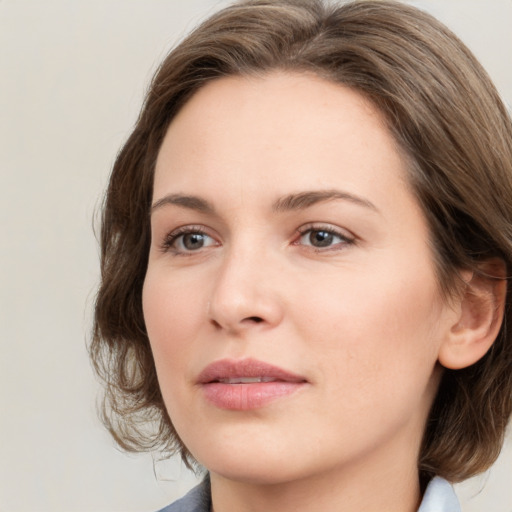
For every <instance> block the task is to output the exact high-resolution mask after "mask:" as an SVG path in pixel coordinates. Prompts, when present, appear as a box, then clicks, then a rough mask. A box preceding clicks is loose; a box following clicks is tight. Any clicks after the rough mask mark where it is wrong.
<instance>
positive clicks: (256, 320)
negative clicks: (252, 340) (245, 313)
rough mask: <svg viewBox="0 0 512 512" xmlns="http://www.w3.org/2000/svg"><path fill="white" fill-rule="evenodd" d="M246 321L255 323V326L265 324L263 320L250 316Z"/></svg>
mask: <svg viewBox="0 0 512 512" xmlns="http://www.w3.org/2000/svg"><path fill="white" fill-rule="evenodd" d="M245 320H247V321H249V322H254V323H255V324H259V323H260V322H263V318H260V317H259V316H250V317H248V318H246V319H245Z"/></svg>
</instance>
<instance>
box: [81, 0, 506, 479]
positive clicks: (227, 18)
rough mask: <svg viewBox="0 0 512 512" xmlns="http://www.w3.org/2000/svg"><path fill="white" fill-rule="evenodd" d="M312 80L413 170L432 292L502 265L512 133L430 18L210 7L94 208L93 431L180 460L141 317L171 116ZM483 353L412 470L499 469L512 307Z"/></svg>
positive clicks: (454, 384)
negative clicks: (353, 97)
mask: <svg viewBox="0 0 512 512" xmlns="http://www.w3.org/2000/svg"><path fill="white" fill-rule="evenodd" d="M273 69H282V70H293V71H298V72H301V71H307V72H313V73H316V74H317V75H319V76H322V77H324V78H326V79H328V80H331V81H333V82H336V83H339V84H343V85H345V86H348V87H351V88H353V89H355V90H357V91H359V92H360V93H362V94H364V95H366V96H367V97H368V98H370V100H371V101H373V103H374V104H375V105H376V106H377V107H378V108H379V109H380V110H381V111H382V112H383V114H384V115H385V117H386V119H387V121H388V124H389V127H390V129H391V131H392V133H393V134H394V136H395V138H396V140H397V142H398V143H399V145H400V146H401V147H402V149H403V150H404V152H405V154H406V155H408V158H409V159H410V182H411V184H412V187H413V190H414V192H415V194H416V196H417V198H418V201H419V203H420V205H421V206H422V209H423V211H424V214H425V215H426V217H427V220H428V222H429V226H430V231H431V239H432V241H431V243H432V247H433V253H434V257H435V259H436V265H437V271H438V278H439V282H440V285H441V287H442V289H443V290H444V291H445V292H447V293H450V291H452V290H453V288H454V286H455V284H456V279H455V277H456V276H457V272H458V270H460V269H463V268H470V269H477V270H478V267H479V263H480V262H481V261H482V260H486V259H488V258H491V257H499V258H501V259H502V260H504V261H505V263H506V265H507V269H508V271H510V269H511V268H512V123H511V120H510V117H509V115H508V114H507V112H506V109H505V107H504V106H503V104H502V102H501V101H500V98H499V95H498V94H497V92H496V90H495V88H494V86H493V84H492V83H491V81H490V80H489V78H488V76H487V74H486V73H485V71H484V70H483V69H482V67H481V66H480V65H479V63H478V62H477V61H476V59H475V58H474V57H473V55H472V54H471V53H470V51H469V50H468V49H467V48H466V47H465V46H464V45H463V44H462V43H461V42H460V41H459V40H458V39H457V38H456V36H454V35H453V34H452V33H451V32H450V31H449V30H448V29H447V28H446V27H445V26H444V25H442V24H441V23H440V22H438V21H437V20H435V19H434V18H432V17H431V16H429V15H428V14H425V13H424V12H422V11H420V10H417V9H415V8H413V7H410V6H407V5H404V4H401V3H398V2H392V1H378V0H377V1H376V0H362V1H355V2H350V3H346V4H343V5H329V4H326V3H324V2H322V1H321V0H247V1H243V2H240V3H236V4H234V5H232V6H231V7H228V8H226V9H224V10H223V11H220V12H219V13H217V14H215V15H214V16H212V17H211V18H210V19H208V20H207V21H206V22H204V23H203V24H202V25H201V26H200V27H199V28H197V29H196V30H195V31H194V32H193V33H192V34H191V35H189V36H188V37H187V38H186V39H185V40H184V41H183V42H182V43H181V44H180V45H179V46H178V47H177V48H176V49H174V50H173V51H172V52H171V53H170V54H169V55H168V57H167V58H166V59H165V61H164V62H163V63H162V65H161V67H160V69H159V70H158V72H157V73H156V75H155V77H154V79H153V81H152V84H151V87H150V89H149V92H148V94H147V98H146V101H145V103H144V106H143V109H142V111H141V114H140V117H139V119H138V122H137V124H136V126H135V129H134V130H133V133H132V134H131V136H130V137H129V139H128V141H127V142H126V144H125V145H124V147H123V148H122V150H121V152H120V153H119V155H118V157H117V160H116V162H115V165H114V168H113V171H112V175H111V178H110V183H109V187H108V190H107V194H106V198H105V204H104V209H103V218H102V230H101V251H102V252H101V286H100V289H99V293H98V296H97V302H96V310H95V324H94V333H93V340H92V343H91V347H90V350H91V357H92V360H93V362H94V365H95V368H96V371H97V372H98V374H99V375H100V376H101V377H102V378H103V380H104V382H105V385H106V395H105V401H104V408H103V419H104V421H105V423H106V425H107V427H108V428H109V429H110V431H111V432H112V434H113V435H114V437H115V438H116V440H117V441H118V443H119V444H120V445H121V446H122V447H124V448H125V449H128V450H141V449H155V448H157V447H158V448H161V449H165V450H169V451H171V452H172V451H176V450H181V453H182V456H183V457H184V459H185V460H190V459H187V458H189V454H188V452H187V450H186V448H185V447H184V446H183V444H182V443H181V441H180V440H179V438H178V436H177V434H176V432H175V430H174V428H173V425H172V422H171V419H170V418H169V417H168V415H167V413H166V411H165V407H164V404H163V400H162V396H161V393H160V389H159V387H158V382H157V377H156V373H155V366H154V362H153V358H152V354H151V350H150V345H149V341H148V336H147V333H146V329H145V325H144V318H143V314H142V300H141V295H142V286H143V282H144V277H145V272H146V266H147V259H148V249H149V243H150V229H149V208H150V204H151V199H152V184H153V172H154V166H155V160H156V157H157V154H158V151H159V148H160V145H161V142H162V139H163V137H164V135H165V133H166V130H167V127H168V126H169V123H170V122H171V121H172V119H173V117H174V116H175V115H176V113H177V112H178V111H179V109H180V108H181V107H182V106H183V105H184V103H185V102H186V101H187V100H188V99H190V97H191V96H192V95H193V94H194V93H195V92H196V91H197V90H198V89H199V88H200V87H202V86H204V85H205V84H206V83H208V82H209V81H211V80H214V79H216V78H219V77H223V76H227V75H251V74H252V75H254V74H264V73H265V72H268V71H270V70H273ZM510 294H511V292H510V290H509V291H508V296H507V304H506V311H505V320H504V322H503V325H502V328H501V331H500V333H499V336H498V338H497V339H496V341H495V343H494V344H493V347H492V348H491V350H490V351H489V352H488V353H487V354H486V355H485V356H484V357H483V358H482V359H481V360H480V361H479V362H478V363H476V364H474V365H473V366H471V367H469V368H466V369H463V370H458V371H454V370H445V372H444V376H443V379H442V382H441V385H440V388H439V391H438V394H437V397H436V400H435V403H434V405H433V408H432V411H431V414H430V417H429V420H428V422H427V425H426V431H425V436H424V442H423V446H422V449H421V453H420V458H419V469H420V472H421V473H422V475H423V476H425V477H429V476H432V475H440V476H443V477H445V478H447V479H449V480H451V481H459V480H462V479H465V478H467V477H470V476H472V475H474V474H476V473H478V472H481V471H483V470H485V469H486V468H488V467H489V465H490V464H492V462H493V461H494V460H495V458H496V457H497V455H498V453H499V451H500V448H501V445H502V442H503V436H504V431H505V427H506V424H507V422H508V419H509V417H510V414H511V410H512V346H511V345H512V340H511V336H510V335H509V334H508V333H507V331H506V323H507V321H510V320H511V318H510V317H511V315H512V309H511V302H510Z"/></svg>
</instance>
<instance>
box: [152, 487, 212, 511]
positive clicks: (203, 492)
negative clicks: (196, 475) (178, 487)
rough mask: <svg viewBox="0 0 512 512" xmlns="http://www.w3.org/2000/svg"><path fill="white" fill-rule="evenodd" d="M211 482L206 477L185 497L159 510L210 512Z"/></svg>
mask: <svg viewBox="0 0 512 512" xmlns="http://www.w3.org/2000/svg"><path fill="white" fill-rule="evenodd" d="M210 504H211V500H210V482H209V481H208V479H205V480H204V481H203V482H202V483H201V484H199V485H198V486H196V487H194V488H193V489H192V490H191V491H189V492H188V493H187V494H185V496H183V498H181V499H179V500H178V501H175V502H174V503H171V504H170V505H168V506H167V507H165V508H163V509H161V510H159V512H210Z"/></svg>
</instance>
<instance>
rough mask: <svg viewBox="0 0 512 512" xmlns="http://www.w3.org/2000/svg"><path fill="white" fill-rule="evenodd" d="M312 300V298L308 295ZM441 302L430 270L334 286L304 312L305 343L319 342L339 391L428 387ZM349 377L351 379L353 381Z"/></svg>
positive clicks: (367, 276) (345, 281) (349, 279)
mask: <svg viewBox="0 0 512 512" xmlns="http://www.w3.org/2000/svg"><path fill="white" fill-rule="evenodd" d="M304 296H307V295H304ZM440 300H441V299H440V298H439V296H438V292H437V287H436V283H435V279H434V278H433V275H432V273H431V272H430V270H429V269H428V267H427V269H426V270H425V271H424V272H422V271H421V268H420V269H418V267H416V268H415V271H414V272H410V273H409V274H404V273H403V272H402V273H401V274H399V273H398V272H396V273H394V272H392V271H391V270H390V272H387V273H382V272H380V273H379V274H378V275H377V274H376V273H375V274H372V273H368V272H367V273H366V274H365V275H364V276H361V275H359V276H358V277H357V278H352V277H351V276H345V278H344V279H340V280H334V279H332V280H330V285H329V288H328V290H327V293H323V294H322V296H321V297H319V298H318V297H317V298H312V297H310V300H309V301H308V307H307V308H302V314H303V315H304V313H305V311H306V310H307V311H309V312H308V313H307V314H305V315H304V316H303V317H302V318H303V321H302V325H303V326H304V329H305V331H306V334H305V338H307V339H312V340H317V343H318V345H317V347H318V353H319V354H323V355H322V361H323V365H324V368H327V370H325V371H329V372H331V373H334V372H336V373H338V374H339V375H340V376H341V377H340V378H339V379H337V380H336V379H335V380H333V382H334V383H335V384H336V383H338V384H339V386H340V387H342V386H343V384H342V383H345V382H347V381H350V382H351V383H353V384H354V386H355V387H359V388H360V389H370V388H372V387H374V388H378V387H381V386H382V387H384V388H386V387H387V388H388V390H391V389H392V387H393V386H397V385H401V384H407V385H409V384H411V385H415V384H416V383H417V384H418V385H419V386H423V385H424V384H425V382H426V381H428V378H429V376H430V375H431V372H432V370H433V367H434V366H435V362H436V360H437V351H438V347H439V341H440V332H438V320H439V319H440V313H441V309H440ZM348 376H350V379H349V378H348Z"/></svg>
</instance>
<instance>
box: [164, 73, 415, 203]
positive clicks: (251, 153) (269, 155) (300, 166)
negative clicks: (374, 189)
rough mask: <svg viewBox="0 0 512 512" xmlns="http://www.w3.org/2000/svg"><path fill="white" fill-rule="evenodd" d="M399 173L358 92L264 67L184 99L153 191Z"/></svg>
mask: <svg viewBox="0 0 512 512" xmlns="http://www.w3.org/2000/svg"><path fill="white" fill-rule="evenodd" d="M389 171H392V172H389ZM405 174H406V173H405V159H404V158H403V155H402V154H401V152H400V151H399V150H398V148H397V144H396V143H395V140H394V138H393V137H392V135H391V133H390V132H389V130H388V129H387V125H386V122H385V120H384V118H383V115H382V114H381V113H380V111H379V110H378V109H377V108H376V107H375V106H374V105H373V104H372V103H371V102H370V101H369V100H367V99H366V98H365V97H364V96H363V95H362V94H360V93H358V92H357V91H354V90H352V89H350V88H347V87H344V86H341V85H339V84H335V83H333V82H330V81H327V80H325V79H322V78H319V77H317V76H315V75H312V74H300V73H284V72H273V73H271V74H268V75H265V76H262V77H238V76H234V77H226V78H222V79H218V80H216V81H213V82H210V83H209V84H207V85H206V86H204V87H203V88H201V89H200V90H199V91H198V92H197V93H196V94H195V95H194V96H193V97H192V98H191V100H189V101H188V102H187V103H186V104H185V105H184V107H183V108H182V109H181V111H180V112H179V113H178V115H177V116H176V117H175V118H174V120H173V121H172V123H171V124H170V126H169V129H168V131H167V134H166V136H165V139H164V142H163V144H162V147H161V149H160V152H159V155H158V159H157V165H156V173H155V195H157V194H158V192H159V191H160V189H162V190H163V191H166V192H167V193H168V192H169V190H166V189H174V190H171V191H174V192H183V190H181V189H187V188H190V187H200V188H202V189H204V190H207V189H208V187H209V188H210V190H211V189H212V187H215V188H218V187H219V184H221V183H223V182H226V183H227V182H229V183H232V182H233V181H236V182H238V183H240V187H241V188H244V189H246V190H247V189H250V188H251V187H255V188H256V189H260V188H261V187H262V185H264V186H266V184H271V185H272V188H273V189H274V192H275V193H276V194H284V193H288V192H289V191H290V190H289V189H290V187H295V188H297V189H298V190H300V189H303V188H305V187H307V188H308V189H309V188H311V187H313V188H315V187H316V188H326V187H329V186H339V185H340V182H343V184H344V186H345V187H348V188H351V187H356V188H359V189H360V190H359V192H365V191H364V188H365V187H364V184H365V183H366V184H369V183H370V182H372V181H375V179H377V178H378V180H377V181H378V182H379V186H383V185H389V186H395V185H396V184H397V183H398V182H401V181H402V180H403V177H404V176H405ZM333 179H334V181H336V183H331V181H332V180H333ZM390 180H391V181H390Z"/></svg>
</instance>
